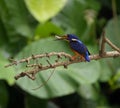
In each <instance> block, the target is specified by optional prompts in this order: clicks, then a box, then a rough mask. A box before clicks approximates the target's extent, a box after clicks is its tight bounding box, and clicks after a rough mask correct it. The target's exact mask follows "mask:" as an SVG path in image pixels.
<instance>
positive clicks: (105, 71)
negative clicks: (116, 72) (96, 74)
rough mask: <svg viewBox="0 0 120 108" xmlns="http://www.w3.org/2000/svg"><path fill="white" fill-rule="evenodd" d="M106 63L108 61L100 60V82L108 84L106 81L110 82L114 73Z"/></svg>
mask: <svg viewBox="0 0 120 108" xmlns="http://www.w3.org/2000/svg"><path fill="white" fill-rule="evenodd" d="M106 61H107V60H106V59H105V60H103V59H102V60H99V62H100V65H101V71H100V81H101V82H106V81H108V80H110V78H111V77H112V72H111V70H110V68H109V65H108V64H107V62H106Z"/></svg>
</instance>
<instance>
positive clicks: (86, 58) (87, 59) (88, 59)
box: [85, 53, 90, 62]
mask: <svg viewBox="0 0 120 108" xmlns="http://www.w3.org/2000/svg"><path fill="white" fill-rule="evenodd" d="M85 60H86V61H88V62H90V58H89V54H88V53H87V54H86V56H85Z"/></svg>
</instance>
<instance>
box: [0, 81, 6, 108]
mask: <svg viewBox="0 0 120 108" xmlns="http://www.w3.org/2000/svg"><path fill="white" fill-rule="evenodd" d="M7 103H8V91H7V88H6V86H5V84H4V83H3V82H2V81H0V108H7Z"/></svg>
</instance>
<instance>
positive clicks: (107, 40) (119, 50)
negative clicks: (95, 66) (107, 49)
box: [105, 38, 120, 53]
mask: <svg viewBox="0 0 120 108" xmlns="http://www.w3.org/2000/svg"><path fill="white" fill-rule="evenodd" d="M105 41H106V43H107V44H109V45H110V46H111V48H112V49H114V50H116V51H118V52H119V53H120V48H118V47H117V46H116V45H114V44H113V43H112V42H111V41H110V40H109V39H108V38H105Z"/></svg>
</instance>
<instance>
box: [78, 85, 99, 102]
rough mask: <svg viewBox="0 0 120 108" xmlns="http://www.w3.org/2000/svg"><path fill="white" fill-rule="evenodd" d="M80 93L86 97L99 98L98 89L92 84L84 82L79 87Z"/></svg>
mask: <svg viewBox="0 0 120 108" xmlns="http://www.w3.org/2000/svg"><path fill="white" fill-rule="evenodd" d="M78 93H79V94H80V95H81V96H82V97H83V98H85V99H88V100H89V99H91V100H97V99H98V91H97V90H96V88H95V87H94V86H93V85H91V84H82V85H80V87H79V88H78Z"/></svg>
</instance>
